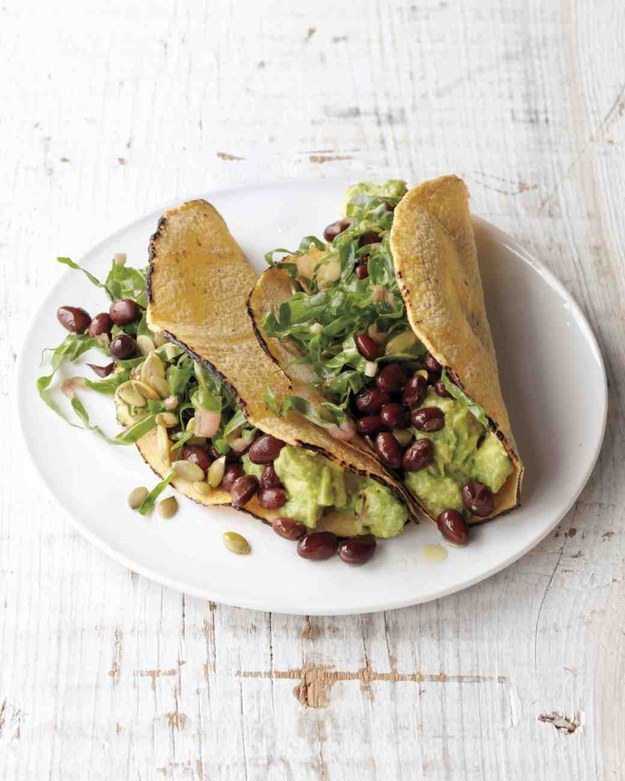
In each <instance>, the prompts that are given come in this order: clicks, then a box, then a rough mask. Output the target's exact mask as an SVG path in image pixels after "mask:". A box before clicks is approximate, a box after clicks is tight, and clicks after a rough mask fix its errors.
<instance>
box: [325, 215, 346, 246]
mask: <svg viewBox="0 0 625 781" xmlns="http://www.w3.org/2000/svg"><path fill="white" fill-rule="evenodd" d="M351 224H352V221H351V220H350V218H349V217H343V219H342V220H337V221H336V222H332V223H330V225H328V227H327V228H326V229H325V230H324V232H323V238H324V239H325V240H326V241H327V242H328V243H332V242H333V241H334V239H335V238H336V237H337V236H338V235H339V233H343V231H344V230H347V229H348V228H349V226H350V225H351Z"/></svg>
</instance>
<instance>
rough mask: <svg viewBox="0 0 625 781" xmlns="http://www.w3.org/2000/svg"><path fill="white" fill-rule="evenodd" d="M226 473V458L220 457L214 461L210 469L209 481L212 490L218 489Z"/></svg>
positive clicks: (208, 473)
mask: <svg viewBox="0 0 625 781" xmlns="http://www.w3.org/2000/svg"><path fill="white" fill-rule="evenodd" d="M225 471H226V457H225V456H220V457H219V458H216V459H215V460H214V461H213V463H212V464H211V465H210V466H209V467H208V472H207V480H208V484H209V485H210V486H211V488H217V486H218V485H220V484H221V482H222V480H223V479H224V473H225ZM241 471H243V470H241ZM238 476H239V475H237V477H238ZM233 482H234V481H233Z"/></svg>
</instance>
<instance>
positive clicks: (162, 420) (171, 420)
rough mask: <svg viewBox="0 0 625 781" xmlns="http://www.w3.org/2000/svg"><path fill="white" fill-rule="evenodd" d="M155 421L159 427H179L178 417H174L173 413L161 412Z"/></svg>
mask: <svg viewBox="0 0 625 781" xmlns="http://www.w3.org/2000/svg"><path fill="white" fill-rule="evenodd" d="M154 420H155V421H156V425H157V426H165V428H173V427H174V426H177V425H178V415H174V413H173V412H159V413H158V415H157V416H156V417H155V418H154Z"/></svg>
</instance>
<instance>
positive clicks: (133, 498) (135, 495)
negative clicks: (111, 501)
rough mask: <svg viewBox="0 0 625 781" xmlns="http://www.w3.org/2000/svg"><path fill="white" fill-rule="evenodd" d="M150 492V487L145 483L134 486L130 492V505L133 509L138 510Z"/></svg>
mask: <svg viewBox="0 0 625 781" xmlns="http://www.w3.org/2000/svg"><path fill="white" fill-rule="evenodd" d="M148 494H149V491H148V489H147V488H146V487H145V486H143V485H140V486H138V487H137V488H133V489H132V491H131V492H130V493H129V494H128V506H129V507H132V509H133V510H138V509H139V507H141V505H142V504H143V502H144V500H145V498H146V497H147V495H148Z"/></svg>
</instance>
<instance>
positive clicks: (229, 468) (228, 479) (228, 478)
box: [218, 456, 245, 491]
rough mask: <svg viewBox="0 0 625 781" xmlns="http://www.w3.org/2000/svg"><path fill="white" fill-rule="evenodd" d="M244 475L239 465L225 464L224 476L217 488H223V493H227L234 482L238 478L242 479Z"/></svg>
mask: <svg viewBox="0 0 625 781" xmlns="http://www.w3.org/2000/svg"><path fill="white" fill-rule="evenodd" d="M218 457H219V456H218ZM244 474H245V472H244V471H243V467H242V466H241V465H240V464H226V468H225V470H224V476H223V478H222V480H221V483H220V484H219V487H220V488H223V489H224V491H229V490H230V489H231V488H232V486H233V484H234V481H235V480H237V479H238V478H239V477H242V476H243V475H244Z"/></svg>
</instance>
